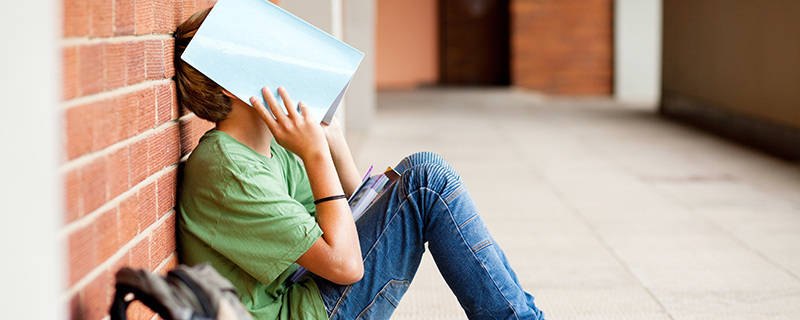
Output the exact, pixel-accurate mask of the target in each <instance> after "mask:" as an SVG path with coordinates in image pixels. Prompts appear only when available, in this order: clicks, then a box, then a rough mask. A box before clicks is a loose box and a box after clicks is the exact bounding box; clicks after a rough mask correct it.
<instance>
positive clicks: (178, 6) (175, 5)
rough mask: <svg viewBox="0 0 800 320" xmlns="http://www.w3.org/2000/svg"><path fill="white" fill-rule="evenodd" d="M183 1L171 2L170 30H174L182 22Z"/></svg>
mask: <svg viewBox="0 0 800 320" xmlns="http://www.w3.org/2000/svg"><path fill="white" fill-rule="evenodd" d="M185 2H186V1H183V0H175V1H172V24H171V26H170V30H175V29H176V28H177V27H178V25H179V24H181V23H182V22H183V20H184V19H183V8H184V6H185Z"/></svg>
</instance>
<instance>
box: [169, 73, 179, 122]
mask: <svg viewBox="0 0 800 320" xmlns="http://www.w3.org/2000/svg"><path fill="white" fill-rule="evenodd" d="M169 91H170V94H171V95H172V99H171V100H172V116H171V118H172V119H178V117H180V107H179V106H178V92H177V88H176V86H175V81H170V83H169Z"/></svg>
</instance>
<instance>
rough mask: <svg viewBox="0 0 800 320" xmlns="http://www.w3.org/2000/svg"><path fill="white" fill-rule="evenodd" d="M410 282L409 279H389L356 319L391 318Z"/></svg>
mask: <svg viewBox="0 0 800 320" xmlns="http://www.w3.org/2000/svg"><path fill="white" fill-rule="evenodd" d="M409 284H410V281H407V280H394V279H392V280H389V282H387V283H386V284H385V285H384V286H383V288H381V290H380V291H379V292H378V294H376V295H375V297H374V298H373V299H372V303H370V304H369V305H368V306H367V307H366V308H364V310H362V311H361V313H360V314H359V315H358V317H357V318H356V319H389V318H390V317H391V316H392V313H393V312H394V309H395V308H397V305H398V304H399V303H400V299H401V298H402V297H403V294H405V293H406V291H407V290H408V285H409Z"/></svg>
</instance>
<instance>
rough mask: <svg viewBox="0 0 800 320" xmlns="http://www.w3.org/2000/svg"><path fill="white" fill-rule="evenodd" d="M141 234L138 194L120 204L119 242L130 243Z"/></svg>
mask: <svg viewBox="0 0 800 320" xmlns="http://www.w3.org/2000/svg"><path fill="white" fill-rule="evenodd" d="M137 234H139V196H138V194H137V193H134V194H133V195H131V196H129V197H128V198H126V199H124V200H122V202H120V204H119V240H120V243H123V244H124V243H128V242H129V241H131V239H133V237H135V236H136V235H137Z"/></svg>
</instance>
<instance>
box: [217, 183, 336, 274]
mask: <svg viewBox="0 0 800 320" xmlns="http://www.w3.org/2000/svg"><path fill="white" fill-rule="evenodd" d="M284 185H285V182H283V181H280V180H278V179H276V178H275V177H274V176H271V175H270V174H268V172H266V173H265V172H255V173H246V174H242V175H238V176H237V177H236V178H235V179H233V182H232V183H230V184H229V185H228V186H227V190H225V193H224V197H223V199H222V201H221V205H222V206H223V208H222V209H223V210H222V214H221V215H220V217H219V220H218V223H217V224H216V230H215V236H214V237H213V240H212V241H211V243H210V244H211V247H213V248H214V249H215V250H217V251H218V252H219V253H220V254H222V255H224V256H226V257H227V258H228V259H230V260H231V261H233V262H234V263H236V264H237V265H238V266H239V267H240V268H242V269H243V270H245V271H246V272H247V273H249V274H250V275H251V276H253V277H255V278H256V279H258V280H259V281H261V282H262V283H265V284H269V283H271V282H272V281H273V280H275V279H276V278H277V277H278V276H279V275H280V274H281V273H282V272H283V271H284V270H286V268H288V267H289V266H290V265H291V264H292V263H294V262H295V261H296V260H297V259H298V258H299V257H300V256H301V255H303V253H305V252H306V251H307V250H308V249H309V248H311V245H313V244H314V242H315V241H316V240H317V239H319V237H320V236H321V235H322V230H321V229H320V228H319V225H318V224H317V222H316V219H315V218H314V217H313V216H312V215H311V214H309V213H308V211H306V208H305V207H304V206H303V205H302V204H300V203H299V202H298V201H297V200H295V199H293V198H292V197H290V196H289V194H288V193H287V192H286V190H285V189H283V187H282V186H284Z"/></svg>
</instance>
